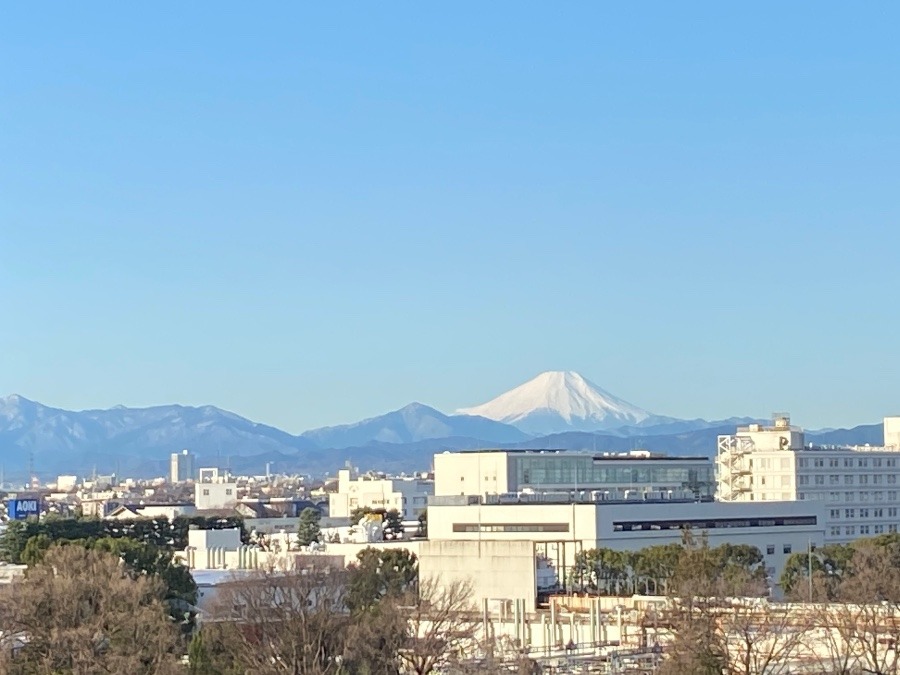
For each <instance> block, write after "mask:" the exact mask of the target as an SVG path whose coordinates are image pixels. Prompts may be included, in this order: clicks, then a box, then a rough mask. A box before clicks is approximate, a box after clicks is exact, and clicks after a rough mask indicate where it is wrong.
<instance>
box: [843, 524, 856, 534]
mask: <svg viewBox="0 0 900 675" xmlns="http://www.w3.org/2000/svg"><path fill="white" fill-rule="evenodd" d="M845 531H846V532H847V534H849V535H854V534H856V526H855V525H848V526H847V529H846V530H845Z"/></svg>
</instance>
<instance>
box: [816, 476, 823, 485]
mask: <svg viewBox="0 0 900 675" xmlns="http://www.w3.org/2000/svg"><path fill="white" fill-rule="evenodd" d="M816 485H825V476H816Z"/></svg>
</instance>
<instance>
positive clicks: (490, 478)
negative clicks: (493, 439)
mask: <svg viewBox="0 0 900 675" xmlns="http://www.w3.org/2000/svg"><path fill="white" fill-rule="evenodd" d="M510 480H511V477H510V475H509V462H508V461H507V454H506V453H505V452H442V453H439V454H436V455H435V456H434V494H435V495H483V494H502V493H505V492H509V490H510V488H509V486H510Z"/></svg>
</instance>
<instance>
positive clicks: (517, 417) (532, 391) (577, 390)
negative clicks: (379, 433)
mask: <svg viewBox="0 0 900 675" xmlns="http://www.w3.org/2000/svg"><path fill="white" fill-rule="evenodd" d="M456 412H457V413H458V414H461V415H478V416H481V417H487V418H488V419H492V420H496V421H498V422H504V423H505V424H511V425H513V426H515V427H518V428H519V429H521V430H522V431H525V432H527V433H531V434H551V433H558V432H564V431H596V430H599V429H614V428H616V427H622V426H625V425H636V424H640V423H641V422H644V421H647V420H651V419H652V418H654V417H656V416H655V415H653V414H652V413H650V412H648V411H646V410H644V409H642V408H638V407H637V406H635V405H632V404H631V403H628V402H627V401H624V400H622V399H620V398H618V397H617V396H614V395H612V394H610V393H609V392H608V391H604V390H603V389H601V388H600V387H598V386H597V385H595V384H593V383H591V382H589V381H588V380H586V379H585V378H583V377H582V376H581V375H579V374H578V373H575V372H572V371H548V372H545V373H541V374H540V375H538V376H537V377H535V378H534V379H533V380H529V381H528V382H526V383H525V384H522V385H520V386H518V387H516V388H515V389H511V390H510V391H508V392H506V393H505V394H501V395H500V396H498V397H497V398H495V399H493V400H491V401H488V402H487V403H484V404H482V405H478V406H474V407H471V408H462V409H460V410H457V411H456Z"/></svg>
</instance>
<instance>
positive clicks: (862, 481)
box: [859, 474, 869, 485]
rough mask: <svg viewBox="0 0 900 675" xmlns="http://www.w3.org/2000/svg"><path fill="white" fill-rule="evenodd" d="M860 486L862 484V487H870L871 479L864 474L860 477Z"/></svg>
mask: <svg viewBox="0 0 900 675" xmlns="http://www.w3.org/2000/svg"><path fill="white" fill-rule="evenodd" d="M859 484H860V485H868V484H869V477H868V476H866V475H865V474H863V475H862V476H860V477H859Z"/></svg>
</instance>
